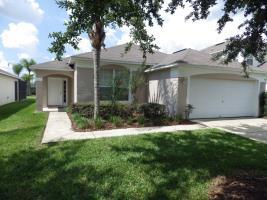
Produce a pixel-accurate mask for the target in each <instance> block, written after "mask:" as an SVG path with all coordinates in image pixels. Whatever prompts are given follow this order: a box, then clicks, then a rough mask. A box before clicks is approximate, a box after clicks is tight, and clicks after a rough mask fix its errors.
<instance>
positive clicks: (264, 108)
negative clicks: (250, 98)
mask: <svg viewBox="0 0 267 200" xmlns="http://www.w3.org/2000/svg"><path fill="white" fill-rule="evenodd" d="M260 116H261V117H266V116H267V93H266V92H263V93H262V94H261V95H260Z"/></svg>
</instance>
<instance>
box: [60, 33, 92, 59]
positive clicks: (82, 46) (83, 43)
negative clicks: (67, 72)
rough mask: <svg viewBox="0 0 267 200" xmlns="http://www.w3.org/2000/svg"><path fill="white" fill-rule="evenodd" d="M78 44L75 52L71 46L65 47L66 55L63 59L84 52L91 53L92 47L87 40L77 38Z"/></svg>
mask: <svg viewBox="0 0 267 200" xmlns="http://www.w3.org/2000/svg"><path fill="white" fill-rule="evenodd" d="M79 38H80V39H81V40H80V43H79V44H78V48H79V50H76V49H74V48H72V46H71V45H69V44H67V45H66V46H65V47H66V53H65V54H64V55H63V57H64V58H65V57H69V56H71V55H75V54H80V53H86V52H90V51H92V46H91V42H90V40H89V39H87V38H86V37H82V36H80V37H79Z"/></svg>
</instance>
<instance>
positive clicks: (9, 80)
mask: <svg viewBox="0 0 267 200" xmlns="http://www.w3.org/2000/svg"><path fill="white" fill-rule="evenodd" d="M23 87H25V89H26V84H24V82H23V81H21V80H20V79H19V78H18V77H17V76H15V75H13V74H11V73H9V72H6V71H4V70H2V69H0V105H4V104H7V103H11V102H14V101H19V100H21V99H23V98H25V97H26V96H25V97H23V96H24V95H23V91H22V89H23ZM25 95H26V90H25Z"/></svg>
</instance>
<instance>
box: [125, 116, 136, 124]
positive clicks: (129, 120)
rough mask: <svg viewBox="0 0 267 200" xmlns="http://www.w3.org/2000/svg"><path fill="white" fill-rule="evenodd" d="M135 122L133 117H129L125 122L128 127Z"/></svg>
mask: <svg viewBox="0 0 267 200" xmlns="http://www.w3.org/2000/svg"><path fill="white" fill-rule="evenodd" d="M136 122H137V119H136V118H134V117H129V118H128V120H127V124H129V125H131V124H133V123H136Z"/></svg>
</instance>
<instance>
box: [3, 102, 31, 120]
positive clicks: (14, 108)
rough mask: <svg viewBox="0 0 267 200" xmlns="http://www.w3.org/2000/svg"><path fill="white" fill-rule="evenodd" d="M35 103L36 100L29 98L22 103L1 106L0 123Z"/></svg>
mask: <svg viewBox="0 0 267 200" xmlns="http://www.w3.org/2000/svg"><path fill="white" fill-rule="evenodd" d="M34 102H35V99H33V98H29V99H27V100H23V101H21V102H13V103H9V104H6V105H3V106H0V121H2V120H4V119H6V118H8V117H9V116H11V115H13V114H15V113H17V112H19V111H20V110H22V109H24V108H26V107H28V106H30V105H32V104H33V103H34Z"/></svg>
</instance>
